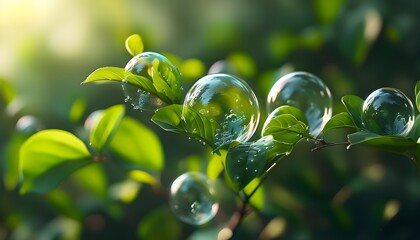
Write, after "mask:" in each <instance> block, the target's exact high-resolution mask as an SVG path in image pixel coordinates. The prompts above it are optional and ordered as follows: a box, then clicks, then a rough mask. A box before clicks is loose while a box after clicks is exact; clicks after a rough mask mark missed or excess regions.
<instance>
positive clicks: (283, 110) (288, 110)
mask: <svg viewBox="0 0 420 240" xmlns="http://www.w3.org/2000/svg"><path fill="white" fill-rule="evenodd" d="M274 111H275V113H276V114H275V116H274V117H277V116H279V115H282V114H291V115H293V116H294V117H295V118H296V119H297V120H298V121H301V122H303V123H304V124H306V125H308V119H307V118H306V116H305V113H304V112H302V110H300V109H299V108H296V107H293V106H289V105H283V106H280V107H278V108H276V109H275V110H274ZM274 111H273V112H274ZM274 117H273V118H274Z"/></svg>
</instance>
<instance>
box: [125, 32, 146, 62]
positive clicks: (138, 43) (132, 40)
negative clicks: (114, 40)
mask: <svg viewBox="0 0 420 240" xmlns="http://www.w3.org/2000/svg"><path fill="white" fill-rule="evenodd" d="M125 48H126V49H127V51H128V53H130V54H131V56H133V57H134V56H136V55H137V54H139V53H142V52H143V50H144V45H143V41H142V39H141V37H140V35H138V34H133V35H131V36H129V37H128V38H127V39H126V40H125Z"/></svg>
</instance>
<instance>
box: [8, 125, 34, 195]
mask: <svg viewBox="0 0 420 240" xmlns="http://www.w3.org/2000/svg"><path fill="white" fill-rule="evenodd" d="M27 138H28V137H27V136H26V134H21V133H18V132H15V133H14V134H13V135H12V137H11V138H10V139H9V142H8V143H7V145H6V148H5V149H4V172H3V176H4V185H5V187H6V189H7V190H13V189H15V187H16V186H17V184H18V183H19V151H20V148H21V146H22V144H23V143H24V142H25V140H26V139H27Z"/></svg>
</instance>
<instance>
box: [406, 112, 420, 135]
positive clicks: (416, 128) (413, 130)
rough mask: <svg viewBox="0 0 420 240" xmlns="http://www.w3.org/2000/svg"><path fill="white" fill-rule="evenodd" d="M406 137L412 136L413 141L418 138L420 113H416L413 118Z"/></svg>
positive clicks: (419, 133)
mask: <svg viewBox="0 0 420 240" xmlns="http://www.w3.org/2000/svg"><path fill="white" fill-rule="evenodd" d="M408 137H410V138H412V139H413V140H414V141H418V140H419V139H420V115H418V116H417V117H416V119H415V120H414V125H413V127H412V128H411V130H410V132H409V133H408Z"/></svg>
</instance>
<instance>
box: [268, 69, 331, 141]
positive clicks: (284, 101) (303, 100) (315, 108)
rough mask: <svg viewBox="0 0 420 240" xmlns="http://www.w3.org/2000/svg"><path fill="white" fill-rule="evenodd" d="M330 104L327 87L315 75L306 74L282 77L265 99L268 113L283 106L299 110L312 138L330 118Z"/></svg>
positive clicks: (292, 74)
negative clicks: (304, 118)
mask: <svg viewBox="0 0 420 240" xmlns="http://www.w3.org/2000/svg"><path fill="white" fill-rule="evenodd" d="M332 104H333V103H332V97H331V92H330V90H329V89H328V87H327V85H325V83H324V82H322V81H321V79H319V78H318V77H316V76H315V75H313V74H310V73H306V72H293V73H289V74H286V75H284V76H283V77H281V78H280V79H278V80H277V82H276V83H275V84H274V85H273V87H272V88H271V90H270V92H269V94H268V97H267V109H268V111H269V113H271V112H274V111H275V110H276V109H277V108H278V107H280V106H284V105H290V106H292V107H296V108H298V109H300V110H301V111H302V112H303V113H304V114H305V116H306V118H307V120H308V123H309V131H310V134H311V135H312V136H314V137H316V136H318V134H319V133H320V132H321V131H322V128H323V127H324V125H325V124H326V123H327V122H328V120H329V119H330V118H331V116H332ZM270 115H271V114H270ZM268 119H269V118H267V120H268ZM264 125H265V124H264Z"/></svg>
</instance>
